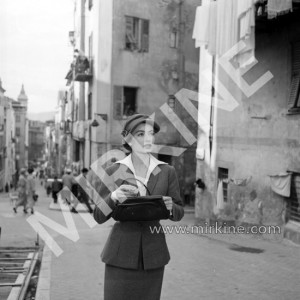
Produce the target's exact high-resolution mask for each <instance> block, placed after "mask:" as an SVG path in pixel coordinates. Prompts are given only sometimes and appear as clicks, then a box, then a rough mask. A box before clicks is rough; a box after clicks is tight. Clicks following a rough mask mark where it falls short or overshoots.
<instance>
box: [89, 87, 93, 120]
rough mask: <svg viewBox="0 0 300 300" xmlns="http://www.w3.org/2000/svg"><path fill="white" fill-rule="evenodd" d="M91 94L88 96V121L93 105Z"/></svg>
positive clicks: (90, 118) (90, 117)
mask: <svg viewBox="0 0 300 300" xmlns="http://www.w3.org/2000/svg"><path fill="white" fill-rule="evenodd" d="M92 99H93V97H92V93H89V95H88V120H92V110H93V103H92Z"/></svg>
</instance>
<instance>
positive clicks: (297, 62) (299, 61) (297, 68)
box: [292, 42, 300, 72]
mask: <svg viewBox="0 0 300 300" xmlns="http://www.w3.org/2000/svg"><path fill="white" fill-rule="evenodd" d="M292 47H293V53H292V61H293V66H292V70H293V72H300V42H296V43H293V45H292Z"/></svg>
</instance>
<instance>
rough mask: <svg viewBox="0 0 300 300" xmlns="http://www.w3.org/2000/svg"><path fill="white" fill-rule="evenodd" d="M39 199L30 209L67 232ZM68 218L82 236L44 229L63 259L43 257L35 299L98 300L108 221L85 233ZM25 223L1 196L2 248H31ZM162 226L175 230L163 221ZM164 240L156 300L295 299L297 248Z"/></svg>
mask: <svg viewBox="0 0 300 300" xmlns="http://www.w3.org/2000/svg"><path fill="white" fill-rule="evenodd" d="M38 194H39V195H40V197H39V200H38V202H37V205H36V211H38V212H40V213H41V214H43V215H45V216H47V217H49V218H51V219H52V220H53V221H55V222H58V223H60V224H61V225H63V226H65V222H64V220H63V215H62V213H61V212H60V211H55V210H50V209H49V204H50V201H51V198H50V197H47V196H46V193H45V190H44V189H43V188H42V187H39V190H38ZM86 215H88V214H86ZM72 216H73V217H74V221H75V224H76V227H77V229H78V232H79V236H80V238H79V240H78V241H77V242H72V241H71V240H69V239H66V238H65V237H63V236H59V235H58V233H56V232H54V231H53V230H51V229H49V233H50V234H51V235H52V236H53V237H54V238H55V241H56V242H57V243H58V244H59V246H60V247H61V248H62V250H63V253H62V254H61V255H60V256H59V257H56V256H55V255H54V254H53V253H51V251H50V250H48V251H46V252H47V259H46V261H45V262H43V264H42V270H41V271H43V272H44V274H48V275H47V276H49V277H48V278H46V280H45V281H46V282H48V288H45V286H44V287H42V288H40V290H38V295H37V298H36V299H38V300H47V299H51V300H61V299H69V300H77V299H78V300H82V299H89V300H93V299H95V300H96V299H103V298H102V297H103V296H102V291H103V276H104V264H103V263H102V262H101V260H100V252H101V251H102V248H103V246H104V243H105V241H106V238H107V235H108V233H109V231H110V229H111V226H112V224H113V221H112V220H110V221H108V222H107V223H105V224H103V225H97V226H95V227H94V228H92V229H90V228H89V227H88V226H87V224H86V223H85V222H84V221H83V219H82V218H81V217H80V215H74V214H73V215H72ZM27 217H28V216H25V215H24V214H23V212H22V209H21V207H20V208H19V211H18V213H17V214H14V213H13V211H12V206H11V204H10V202H9V199H8V198H7V195H5V194H1V196H0V218H1V227H2V235H1V240H0V245H1V246H2V247H4V246H33V245H34V243H35V242H36V234H35V232H34V231H33V230H32V228H31V227H30V225H29V224H28V222H26V218H27ZM168 224H170V225H174V223H172V224H171V222H169V221H168V222H164V225H168ZM176 225H193V214H190V213H188V214H186V215H185V217H184V219H183V220H182V221H181V222H180V224H176ZM47 230H48V228H47ZM167 241H168V245H169V249H170V253H171V262H170V263H169V264H168V265H167V267H166V270H165V275H164V283H163V290H162V298H161V299H165V300H171V299H189V300H194V299H195V300H198V299H245V300H248V299H249V300H250V299H263V300H264V299H272V300H274V299H288V300H289V299H298V297H299V293H300V287H299V278H300V271H299V270H300V260H299V258H300V247H299V246H296V245H294V244H292V243H290V242H288V241H284V242H282V243H278V242H269V241H264V240H261V239H260V238H256V237H253V236H252V237H250V236H245V235H233V234H227V235H224V234H223V235H222V234H221V235H216V234H215V235H203V236H200V235H195V234H175V233H173V234H168V235H167ZM40 242H41V243H43V241H40ZM237 250H239V251H237ZM251 250H252V251H251ZM255 250H256V251H255ZM44 260H45V257H44ZM43 268H44V270H43ZM45 271H46V273H45Z"/></svg>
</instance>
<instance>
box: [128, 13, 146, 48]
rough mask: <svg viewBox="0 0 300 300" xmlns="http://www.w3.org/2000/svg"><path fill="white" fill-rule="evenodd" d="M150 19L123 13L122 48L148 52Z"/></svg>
mask: <svg viewBox="0 0 300 300" xmlns="http://www.w3.org/2000/svg"><path fill="white" fill-rule="evenodd" d="M149 32H150V20H147V19H142V18H138V17H134V16H128V15H125V35H124V36H125V43H124V44H125V46H124V50H127V51H131V52H134V51H137V52H143V53H144V52H149V36H150V34H149Z"/></svg>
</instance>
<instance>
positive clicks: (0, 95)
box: [0, 80, 16, 190]
mask: <svg viewBox="0 0 300 300" xmlns="http://www.w3.org/2000/svg"><path fill="white" fill-rule="evenodd" d="M4 93H5V90H4V88H3V87H2V81H1V80H0V190H4V189H5V188H7V187H10V185H11V184H13V183H14V175H15V171H16V170H15V113H14V110H13V107H12V102H13V99H10V98H8V97H6V96H5V95H4Z"/></svg>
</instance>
